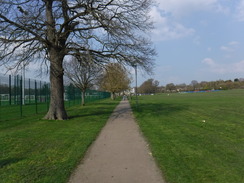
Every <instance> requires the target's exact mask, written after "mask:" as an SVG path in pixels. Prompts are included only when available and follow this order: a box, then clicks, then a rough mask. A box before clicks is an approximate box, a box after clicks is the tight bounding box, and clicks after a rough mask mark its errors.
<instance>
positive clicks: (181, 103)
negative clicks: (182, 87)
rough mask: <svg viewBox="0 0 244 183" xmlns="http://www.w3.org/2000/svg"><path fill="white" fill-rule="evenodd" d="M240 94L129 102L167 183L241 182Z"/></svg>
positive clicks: (243, 112) (243, 111)
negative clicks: (137, 103) (136, 103)
mask: <svg viewBox="0 0 244 183" xmlns="http://www.w3.org/2000/svg"><path fill="white" fill-rule="evenodd" d="M243 101H244V90H232V91H220V92H211V93H191V94H179V93H177V94H170V95H169V96H168V94H162V95H155V96H141V97H139V106H138V108H136V105H135V102H134V101H133V102H132V108H133V111H134V115H135V117H136V119H137V121H138V124H139V126H140V128H141V130H142V132H143V134H144V135H145V137H146V138H147V140H148V142H149V143H150V146H151V149H152V153H153V156H154V157H155V158H156V160H157V162H158V164H159V167H160V168H161V170H162V172H163V174H164V176H165V178H166V180H167V181H168V182H171V183H196V182H197V183H212V182H214V183H234V182H244V120H243V119H244V102H243Z"/></svg>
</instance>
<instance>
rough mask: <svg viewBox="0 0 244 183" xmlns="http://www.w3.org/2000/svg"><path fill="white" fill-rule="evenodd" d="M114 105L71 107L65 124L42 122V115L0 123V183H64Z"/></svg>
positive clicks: (111, 102)
mask: <svg viewBox="0 0 244 183" xmlns="http://www.w3.org/2000/svg"><path fill="white" fill-rule="evenodd" d="M117 104H118V101H111V100H109V99H107V100H101V101H97V102H93V103H89V104H87V106H85V107H80V106H76V107H71V108H69V109H68V111H67V112H68V114H69V116H70V117H71V118H70V119H69V120H67V121H47V120H42V119H41V118H42V117H43V114H39V115H34V116H30V117H25V118H22V119H17V120H9V121H1V122H0V149H1V151H0V180H1V182H4V183H16V182H18V183H29V182H35V183H38V182H40V183H64V182H66V181H67V180H68V178H69V176H70V174H71V172H72V171H73V170H74V168H75V167H76V165H77V164H78V163H79V161H80V160H81V159H82V157H83V156H84V153H85V152H86V150H87V148H88V147H89V145H90V144H91V143H92V142H93V141H94V140H95V138H96V136H97V135H98V133H99V132H100V130H101V128H102V127H103V126H104V124H105V123H106V121H107V119H108V117H109V116H110V114H111V112H112V111H113V109H114V108H115V106H116V105H117ZM38 118H39V119H38Z"/></svg>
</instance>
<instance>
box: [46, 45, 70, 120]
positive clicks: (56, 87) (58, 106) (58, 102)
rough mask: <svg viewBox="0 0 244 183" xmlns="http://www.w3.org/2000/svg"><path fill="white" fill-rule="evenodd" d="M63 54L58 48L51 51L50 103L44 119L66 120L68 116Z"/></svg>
mask: <svg viewBox="0 0 244 183" xmlns="http://www.w3.org/2000/svg"><path fill="white" fill-rule="evenodd" d="M62 62H63V56H62V55H61V54H60V52H59V51H58V50H55V49H53V51H50V63H51V65H50V83H51V86H50V92H51V94H50V105H49V110H48V113H47V114H46V116H45V117H44V119H52V120H56V119H57V120H65V119H67V118H68V116H67V113H66V111H65V108H64V86H63V75H64V72H63V66H62Z"/></svg>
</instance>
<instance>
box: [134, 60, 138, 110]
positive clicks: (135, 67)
mask: <svg viewBox="0 0 244 183" xmlns="http://www.w3.org/2000/svg"><path fill="white" fill-rule="evenodd" d="M133 67H134V69H135V78H136V87H135V94H136V107H137V106H138V98H137V65H136V64H133Z"/></svg>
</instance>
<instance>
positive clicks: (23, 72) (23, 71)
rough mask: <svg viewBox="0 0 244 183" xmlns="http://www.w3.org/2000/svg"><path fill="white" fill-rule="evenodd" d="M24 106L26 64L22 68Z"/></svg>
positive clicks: (23, 101)
mask: <svg viewBox="0 0 244 183" xmlns="http://www.w3.org/2000/svg"><path fill="white" fill-rule="evenodd" d="M22 105H25V64H24V62H23V67H22Z"/></svg>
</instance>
